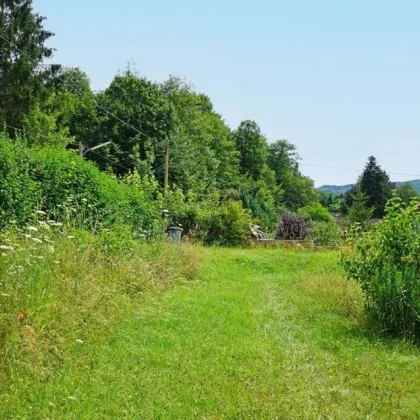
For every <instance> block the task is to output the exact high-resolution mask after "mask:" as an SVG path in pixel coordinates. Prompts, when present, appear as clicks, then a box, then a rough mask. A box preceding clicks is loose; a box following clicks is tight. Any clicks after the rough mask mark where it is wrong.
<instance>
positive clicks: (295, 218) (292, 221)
mask: <svg viewBox="0 0 420 420" xmlns="http://www.w3.org/2000/svg"><path fill="white" fill-rule="evenodd" d="M308 234H309V225H308V222H307V221H306V220H305V218H304V217H303V216H300V215H298V214H296V213H291V212H286V213H284V214H282V215H281V217H280V221H279V225H278V228H277V230H276V239H283V240H299V241H302V240H304V239H306V238H307V236H308Z"/></svg>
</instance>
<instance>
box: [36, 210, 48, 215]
mask: <svg viewBox="0 0 420 420" xmlns="http://www.w3.org/2000/svg"><path fill="white" fill-rule="evenodd" d="M35 213H36V214H41V215H42V216H45V215H46V214H47V213H45V211H42V210H37V211H36V212H35Z"/></svg>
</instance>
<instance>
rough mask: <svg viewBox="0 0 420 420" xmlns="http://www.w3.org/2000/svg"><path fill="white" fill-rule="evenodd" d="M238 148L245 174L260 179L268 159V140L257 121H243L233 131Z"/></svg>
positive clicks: (241, 166) (242, 169)
mask: <svg viewBox="0 0 420 420" xmlns="http://www.w3.org/2000/svg"><path fill="white" fill-rule="evenodd" d="M233 138H234V140H235V143H236V148H237V150H238V151H239V154H240V168H241V171H242V173H243V174H246V175H249V176H250V177H251V178H252V179H254V180H257V179H259V178H260V177H261V176H262V174H263V170H264V165H265V163H266V160H267V155H268V148H267V140H266V138H265V137H264V135H263V134H262V133H261V129H260V127H259V126H258V124H257V123H256V122H255V121H250V120H246V121H242V122H241V124H240V125H239V127H238V128H237V129H236V130H235V131H234V132H233Z"/></svg>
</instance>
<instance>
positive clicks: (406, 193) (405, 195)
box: [396, 182, 420, 204]
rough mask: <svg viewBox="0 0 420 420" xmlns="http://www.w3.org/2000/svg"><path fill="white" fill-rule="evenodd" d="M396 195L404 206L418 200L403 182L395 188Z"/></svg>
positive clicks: (416, 194)
mask: <svg viewBox="0 0 420 420" xmlns="http://www.w3.org/2000/svg"><path fill="white" fill-rule="evenodd" d="M396 194H397V196H398V197H400V198H401V200H402V201H403V202H404V203H405V204H410V202H411V200H413V199H418V198H419V197H420V196H419V194H418V193H417V191H416V190H415V189H414V188H413V187H412V186H411V185H410V183H408V182H403V183H402V184H400V185H398V187H397V188H396Z"/></svg>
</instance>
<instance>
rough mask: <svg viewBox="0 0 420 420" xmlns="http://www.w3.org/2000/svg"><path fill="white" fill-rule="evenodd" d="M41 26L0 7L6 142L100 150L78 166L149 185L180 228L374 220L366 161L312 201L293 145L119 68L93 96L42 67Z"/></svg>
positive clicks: (27, 5)
mask: <svg viewBox="0 0 420 420" xmlns="http://www.w3.org/2000/svg"><path fill="white" fill-rule="evenodd" d="M44 24H45V17H43V16H40V15H39V14H38V13H36V12H35V11H34V10H33V4H32V0H0V129H1V130H3V131H4V132H6V133H7V135H8V136H9V137H10V138H12V139H15V140H19V141H23V142H25V143H26V144H27V145H28V146H36V147H42V146H48V147H53V148H57V149H65V148H67V149H72V148H76V149H78V148H84V149H85V150H88V149H90V148H92V147H94V146H95V145H98V144H102V143H108V146H107V147H105V148H101V149H99V150H96V151H91V152H87V153H86V155H85V157H86V159H88V160H90V161H92V162H93V163H95V164H96V165H97V166H98V167H99V168H100V169H101V170H102V171H105V172H108V173H110V174H112V175H113V176H115V177H117V178H119V179H126V180H127V179H128V178H127V177H130V176H131V177H132V175H133V174H134V175H135V179H137V180H138V181H137V182H138V184H140V185H141V186H142V188H145V189H149V190H150V188H152V187H151V186H153V188H154V193H153V194H155V196H156V198H157V199H158V195H159V194H164V195H165V200H166V202H165V205H166V206H167V207H170V210H171V211H172V214H173V215H174V216H176V215H178V216H179V221H182V222H184V223H190V224H193V222H192V221H191V219H193V218H191V217H188V214H189V213H188V212H191V211H192V210H191V208H192V207H194V208H198V207H199V208H200V209H203V208H204V207H206V203H207V207H211V206H213V205H219V204H221V203H226V202H228V201H235V202H238V203H240V204H241V206H242V207H243V209H245V210H246V212H247V213H248V214H249V215H250V216H252V217H253V218H254V219H255V220H257V221H258V222H259V223H260V224H261V225H262V226H263V228H264V229H267V230H271V231H273V230H274V229H275V228H276V226H277V224H278V215H279V214H281V213H283V212H284V211H285V210H288V211H292V212H298V211H299V209H302V208H305V207H308V206H309V207H310V206H311V205H313V204H316V203H322V204H323V205H324V207H326V208H328V209H329V210H330V211H331V212H334V211H339V212H342V213H346V214H348V215H349V217H350V218H353V219H354V220H356V221H357V220H359V219H365V218H370V217H382V216H383V213H384V208H385V203H386V201H387V200H388V199H389V198H390V194H391V190H392V184H391V183H390V181H389V177H388V175H387V174H386V173H385V172H384V171H382V169H381V168H380V167H379V165H378V164H377V162H376V160H375V158H374V157H371V158H370V159H369V162H368V165H367V167H366V169H365V171H364V173H363V175H362V176H361V178H360V180H359V182H358V184H357V187H355V188H354V189H352V191H350V192H349V193H348V194H346V196H343V197H336V196H326V195H325V194H324V195H321V193H320V192H318V191H317V190H316V189H315V187H314V183H313V181H312V180H311V179H310V178H308V177H306V176H304V175H303V174H302V173H301V171H300V169H299V159H300V158H299V155H298V153H297V149H296V146H295V145H293V144H292V143H290V142H289V141H287V140H284V139H279V140H277V141H274V142H272V143H269V142H268V140H267V138H266V136H265V135H264V134H263V133H262V131H261V128H260V127H259V125H258V124H257V122H255V121H253V120H251V119H249V120H245V121H242V122H241V123H240V124H239V126H238V127H237V128H234V129H232V128H231V127H229V126H228V125H227V123H226V122H225V120H224V119H223V117H222V116H221V115H220V114H218V113H217V111H216V110H215V109H214V106H213V104H212V102H211V99H210V98H209V96H207V95H206V94H203V93H200V92H197V91H196V90H195V89H194V88H193V86H192V85H191V84H189V83H188V82H186V81H185V80H183V79H182V78H180V77H169V79H168V80H166V81H164V82H163V83H157V82H154V81H151V80H148V79H147V78H146V77H143V76H141V75H139V74H138V72H137V71H136V70H135V68H134V66H132V65H128V66H127V68H126V69H125V70H124V71H122V72H119V73H118V74H116V75H115V77H114V78H113V80H112V82H111V83H110V85H109V86H108V87H107V88H106V89H104V90H103V91H100V92H98V93H95V92H93V91H92V89H91V86H90V81H89V78H88V76H87V75H86V73H84V72H83V71H82V70H80V69H79V68H76V67H75V68H66V67H63V66H61V65H60V64H53V65H48V66H46V65H44V64H43V63H44V60H46V59H51V58H52V57H53V52H54V50H53V48H51V47H49V46H47V43H48V45H49V43H50V42H51V41H52V40H53V37H54V34H53V33H52V32H50V31H48V30H47V29H46V28H44ZM165 169H168V171H165ZM130 179H133V178H130ZM166 182H167V183H168V184H169V186H166ZM166 187H167V188H166ZM404 188H405V190H404V191H402V192H401V193H402V194H405V195H406V196H407V197H408V196H410V194H411V193H412V191H407V187H404ZM303 212H304V213H305V211H303Z"/></svg>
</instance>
